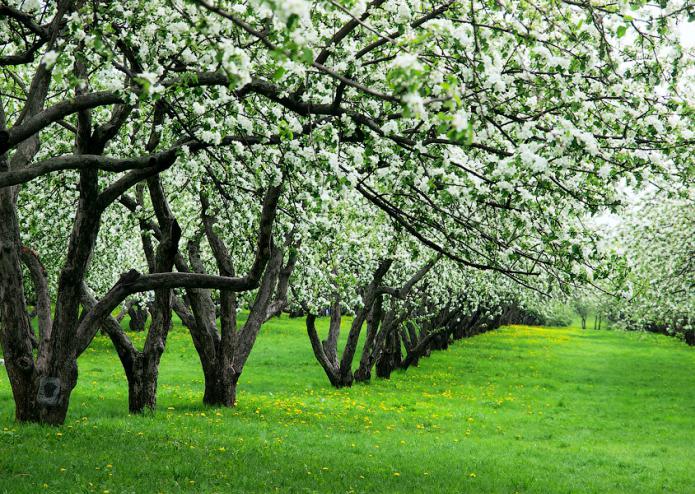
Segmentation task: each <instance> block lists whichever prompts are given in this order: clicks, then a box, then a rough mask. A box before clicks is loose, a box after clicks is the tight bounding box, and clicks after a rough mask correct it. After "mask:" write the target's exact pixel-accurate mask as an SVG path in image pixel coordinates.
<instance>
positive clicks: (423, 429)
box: [0, 319, 695, 493]
mask: <svg viewBox="0 0 695 494" xmlns="http://www.w3.org/2000/svg"><path fill="white" fill-rule="evenodd" d="M323 323H324V328H325V321H323ZM694 389H695V352H693V350H692V349H691V348H688V347H686V346H685V345H683V344H681V343H679V342H677V341H675V340H674V339H669V338H666V337H662V336H656V335H641V334H625V333H618V332H607V331H600V332H599V331H591V330H589V331H581V330H578V329H574V328H571V329H551V328H531V327H522V326H515V327H510V328H503V329H500V330H498V331H494V332H491V333H487V334H484V335H481V336H478V337H475V338H472V339H469V340H464V341H461V342H458V343H456V344H455V345H454V346H452V347H451V348H450V350H449V351H446V352H437V353H435V354H433V356H432V357H431V358H428V359H423V360H422V361H421V365H420V367H419V368H413V369H410V370H408V371H407V372H397V373H394V375H393V377H392V379H391V380H389V381H382V380H375V381H373V382H372V383H371V384H369V385H358V386H355V387H353V388H351V389H343V390H334V389H332V388H331V387H330V386H329V385H328V381H327V379H326V377H325V375H324V374H323V371H322V370H321V368H320V367H319V365H318V364H317V363H316V362H315V360H314V358H313V355H312V353H311V348H310V345H309V342H308V340H307V336H306V331H305V329H304V324H303V320H300V319H295V320H291V319H282V320H280V321H273V322H271V323H269V324H268V325H267V326H266V327H264V329H263V332H262V335H261V337H260V338H259V340H258V344H257V347H256V348H255V349H254V351H253V353H252V355H251V358H250V360H249V362H248V364H247V367H246V370H245V371H244V375H243V377H242V380H241V383H240V388H239V395H238V400H239V403H238V407H237V408H235V409H233V410H230V409H209V408H205V407H203V406H202V404H201V396H202V373H201V371H200V365H199V362H198V360H197V356H196V354H195V352H194V350H193V346H192V344H191V341H190V336H189V335H188V334H187V332H186V331H185V330H184V329H183V328H181V327H177V328H175V330H174V331H173V332H172V334H171V335H170V338H169V344H168V347H167V351H166V353H165V355H164V358H163V361H162V367H161V371H160V392H159V408H158V411H157V413H156V414H155V415H154V416H145V417H131V416H128V415H127V387H126V384H125V377H124V375H123V371H122V370H121V367H120V364H119V362H118V359H117V357H116V355H115V353H114V352H113V350H112V349H111V346H110V343H109V341H108V340H107V339H106V338H105V337H98V338H97V340H96V341H95V343H94V345H93V347H92V348H91V349H90V350H89V351H88V352H86V354H85V355H84V356H83V357H82V358H81V360H80V381H79V384H78V387H77V388H76V389H75V392H74V394H73V398H72V404H71V409H70V414H69V417H68V420H67V422H66V425H65V426H63V427H60V428H49V427H38V426H18V425H16V424H15V423H14V422H13V418H12V415H13V404H12V401H11V396H10V390H9V385H8V382H7V377H6V375H5V373H4V371H3V372H2V375H1V377H0V428H1V429H2V431H0V451H2V454H1V455H0V491H2V492H12V493H21V492H27V493H29V492H31V493H35V492H98V493H103V492H105V491H109V492H110V493H120V492H147V493H149V492H183V491H185V492H241V491H253V492H268V491H277V492H367V491H368V492H425V491H428V492H543V493H547V492H618V491H622V492H663V491H669V492H679V493H685V492H695V481H694V480H693V478H694V476H693V468H692V465H693V458H695V393H694V392H693V390H694Z"/></svg>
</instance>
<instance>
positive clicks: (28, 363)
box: [17, 355, 34, 372]
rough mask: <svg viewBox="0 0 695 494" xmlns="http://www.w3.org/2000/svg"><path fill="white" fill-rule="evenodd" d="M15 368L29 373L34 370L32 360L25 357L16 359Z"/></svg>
mask: <svg viewBox="0 0 695 494" xmlns="http://www.w3.org/2000/svg"><path fill="white" fill-rule="evenodd" d="M17 367H19V368H20V370H22V371H24V372H29V371H31V370H32V369H33V368H34V360H33V359H32V358H31V357H28V356H26V355H25V356H23V357H20V358H18V359H17Z"/></svg>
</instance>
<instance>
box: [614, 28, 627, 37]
mask: <svg viewBox="0 0 695 494" xmlns="http://www.w3.org/2000/svg"><path fill="white" fill-rule="evenodd" d="M626 32H627V26H618V29H617V30H616V32H615V34H616V35H617V36H618V38H622V37H623V36H625V33H626Z"/></svg>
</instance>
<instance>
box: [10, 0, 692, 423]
mask: <svg viewBox="0 0 695 494" xmlns="http://www.w3.org/2000/svg"><path fill="white" fill-rule="evenodd" d="M674 3H675V2H674ZM690 12H691V9H690V6H689V5H688V4H687V2H686V3H683V4H682V5H679V6H678V7H675V6H674V5H671V4H669V6H668V7H667V8H665V9H657V8H654V7H653V6H650V5H646V4H644V5H642V4H641V3H640V2H636V3H635V2H632V3H628V2H619V3H616V4H611V5H610V6H603V7H602V6H596V5H593V4H592V3H590V2H582V1H574V0H573V1H559V2H558V1H555V0H548V1H545V0H544V1H540V2H535V3H526V2H514V3H511V2H504V3H502V2H486V1H482V2H479V1H472V2H459V1H451V0H450V1H443V0H441V1H415V0H399V1H397V2H385V1H383V0H372V1H371V2H354V3H353V2H347V1H346V2H332V1H331V2H305V1H301V0H298V1H293V2H275V1H265V0H259V1H256V2H253V3H250V4H231V3H228V2H224V1H223V2H219V3H215V4H212V3H208V2H207V1H205V0H196V1H193V2H183V1H181V2H179V1H173V2H172V1H167V2H160V1H151V2H146V3H144V4H143V3H142V2H139V1H124V2H103V1H99V0H97V1H91V2H86V1H81V0H58V1H57V2H46V3H45V4H44V3H41V2H18V3H8V2H1V3H0V17H1V18H2V21H3V22H2V23H0V36H2V38H3V39H7V40H9V43H7V44H6V45H5V47H4V48H2V50H1V51H0V71H1V72H2V74H3V77H2V78H0V98H1V99H0V217H1V218H2V221H1V222H0V322H1V324H2V348H3V354H4V357H5V364H6V369H7V373H8V376H9V379H10V383H11V385H12V392H13V395H14V399H15V404H16V417H17V419H18V420H20V421H33V422H44V423H51V424H58V423H62V422H63V421H64V419H65V416H66V413H67V410H68V405H69V398H70V393H71V391H72V389H73V388H74V386H75V385H76V383H77V379H78V371H77V359H78V357H79V356H80V354H81V353H82V352H84V350H85V349H86V348H88V346H89V344H90V343H91V341H92V339H93V338H94V336H95V335H96V334H97V332H98V331H99V330H100V329H103V330H104V331H105V332H106V333H107V334H108V336H109V337H110V338H111V340H112V342H113V343H114V346H115V348H116V350H117V352H118V354H119V357H120V359H121V362H122V363H123V366H124V369H125V372H126V376H127V377H128V383H129V390H130V409H131V410H132V411H135V412H137V411H141V410H143V409H145V408H148V407H149V408H153V407H154V406H155V401H156V382H157V372H158V365H159V360H160V358H161V355H162V353H163V352H164V350H165V346H166V340H167V334H168V332H169V330H170V328H171V325H172V314H173V313H174V312H175V313H177V314H178V315H179V317H180V318H181V320H182V321H183V323H184V324H185V325H186V326H187V327H188V329H189V330H190V333H191V336H192V338H193V342H194V344H195V346H196V349H197V351H198V353H199V355H200V359H201V364H202V367H203V371H204V374H205V382H206V389H205V398H204V400H205V401H206V403H210V404H221V405H228V406H231V405H233V403H234V400H235V391H236V383H237V380H238V378H239V375H240V374H241V372H242V371H243V367H244V365H245V363H246V360H247V358H248V356H249V353H250V352H251V349H252V347H253V344H254V341H255V339H256V336H257V335H258V332H259V330H260V328H261V326H262V324H263V322H264V321H266V320H267V319H268V318H269V317H272V316H273V315H276V314H278V313H280V312H281V311H283V310H287V309H289V310H293V311H300V310H301V311H302V312H303V313H304V314H306V315H307V330H308V333H309V337H310V341H311V344H312V347H313V349H314V353H315V355H316V357H317V359H318V360H319V362H320V363H321V365H322V366H323V368H324V370H325V371H326V373H327V375H328V377H329V379H330V380H331V382H332V383H333V384H334V385H336V386H345V385H349V384H351V383H352V382H353V380H355V379H357V380H363V379H368V378H369V376H370V374H371V372H372V369H373V368H374V366H376V368H377V373H378V374H379V375H384V376H387V375H388V374H389V373H390V371H391V370H393V369H394V368H397V367H402V366H406V367H407V366H408V365H412V363H414V362H415V361H417V359H418V358H419V357H421V356H422V355H423V354H425V353H426V352H427V351H429V350H431V349H432V348H435V347H436V345H439V346H440V347H441V346H445V345H446V344H447V342H448V341H449V336H451V337H460V336H461V335H465V334H466V333H468V332H473V331H477V330H478V329H475V328H482V326H480V324H483V322H478V320H482V321H486V320H487V322H484V324H487V325H494V324H498V323H499V321H500V320H499V316H500V315H501V314H502V313H503V312H504V311H505V310H506V309H507V308H508V307H510V304H512V303H516V302H515V301H518V300H519V299H520V298H521V299H523V298H525V297H527V295H523V294H521V295H520V290H519V288H518V287H523V290H525V291H526V292H525V293H547V292H550V291H552V290H553V289H556V288H558V287H565V288H566V287H567V286H568V285H570V284H572V283H583V282H588V281H591V279H592V278H594V277H596V276H598V277H600V276H601V274H602V267H601V266H602V265H601V261H602V260H601V256H600V254H599V252H598V250H597V249H596V245H595V242H594V240H593V237H592V235H589V234H588V233H587V228H586V227H585V226H584V220H585V218H586V216H587V215H593V214H596V213H598V212H600V211H602V210H603V209H605V208H617V207H618V206H619V204H620V195H619V188H618V185H619V184H623V183H628V184H631V185H633V186H638V185H639V184H641V183H642V182H643V181H645V180H649V181H651V182H655V183H668V184H669V187H671V188H673V189H678V188H679V187H683V186H684V185H683V184H686V186H687V178H688V173H689V171H691V168H689V167H691V164H690V161H689V160H690V154H689V150H691V149H692V143H693V138H692V133H690V131H689V128H691V127H692V123H693V121H692V120H693V116H692V113H691V112H689V108H688V106H687V101H685V100H684V99H683V98H682V97H681V96H680V92H679V91H680V90H681V85H682V83H681V82H680V77H681V75H682V74H684V73H685V74H687V69H688V64H689V63H691V62H692V60H691V59H689V58H688V57H684V56H683V53H682V50H681V48H680V47H679V45H678V40H677V39H675V38H674V36H673V34H672V33H673V32H674V31H673V30H672V28H675V26H676V25H677V23H678V22H679V20H680V19H681V18H683V17H685V16H687V15H688V14H689V13H690ZM628 39H629V42H627V40H628ZM135 239H139V240H138V241H136V240H135ZM23 266H24V268H23ZM23 269H26V271H25V272H26V274H27V276H28V277H29V278H30V279H31V281H30V282H29V283H25V282H24V277H23ZM121 273H124V274H121ZM143 273H144V274H143ZM514 287H517V288H514ZM510 295H514V296H513V297H511V296H510ZM134 296H137V297H141V298H143V297H144V298H145V299H147V300H148V301H149V302H150V303H151V312H152V318H151V323H150V325H149V327H148V333H147V338H146V342H145V345H144V347H143V348H142V349H139V348H136V347H135V346H134V345H133V343H132V342H131V341H130V339H129V338H128V335H127V334H126V333H124V332H123V331H122V330H121V329H120V325H119V324H118V321H117V320H115V319H114V318H112V314H113V313H114V311H116V310H117V308H118V307H119V306H122V304H124V303H125V302H126V301H127V300H129V299H130V298H132V297H134ZM27 297H28V298H29V299H30V300H32V301H33V302H34V304H33V305H34V306H35V308H33V309H30V304H28V303H27ZM217 306H219V318H220V323H219V327H218V324H217V323H216V317H217V311H218V309H217ZM241 308H248V310H249V317H248V319H247V320H246V321H245V322H244V324H239V323H238V321H237V314H238V310H239V309H241ZM326 309H330V312H331V318H332V324H331V331H330V332H329V335H328V338H327V339H326V340H325V341H323V342H322V341H320V338H319V337H318V335H317V332H316V330H315V328H314V321H315V316H317V315H319V314H320V313H321V312H322V311H325V310H326ZM30 310H35V311H36V313H37V318H38V328H39V335H38V337H36V336H35V335H34V331H33V329H32V326H31V322H30V318H29V313H30ZM348 312H349V313H353V314H354V319H353V321H354V322H353V324H352V326H351V328H350V332H349V334H348V338H347V345H346V347H345V349H344V350H343V352H342V355H341V357H340V360H338V349H337V337H338V334H337V332H338V328H339V323H340V317H341V314H344V313H348ZM481 318H482V319H481ZM363 322H364V323H365V326H366V338H365V342H366V344H365V348H364V349H363V351H362V354H361V358H360V364H359V367H358V369H357V370H356V371H355V372H354V373H353V361H354V358H355V355H356V352H357V342H358V337H359V335H360V332H361V330H362V329H361V328H362V323H363ZM476 325H478V326H476ZM442 335H446V338H445V337H444V336H442ZM436 341H439V343H437V344H436V345H435V342H436ZM403 349H405V350H407V355H406V357H405V359H403V358H402V355H401V351H402V350H403Z"/></svg>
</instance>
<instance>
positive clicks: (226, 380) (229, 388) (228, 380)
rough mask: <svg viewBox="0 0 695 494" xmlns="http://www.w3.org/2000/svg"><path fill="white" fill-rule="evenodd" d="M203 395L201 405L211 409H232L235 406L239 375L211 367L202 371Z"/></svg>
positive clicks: (229, 370)
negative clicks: (203, 376) (211, 407)
mask: <svg viewBox="0 0 695 494" xmlns="http://www.w3.org/2000/svg"><path fill="white" fill-rule="evenodd" d="M204 374H205V394H204V395H203V403H204V404H206V405H208V406H213V407H233V406H235V405H236V387H237V382H238V381H239V377H240V374H238V373H236V372H232V371H231V369H228V370H227V371H226V372H225V369H220V368H219V367H218V366H211V367H210V368H208V369H207V370H205V371H204Z"/></svg>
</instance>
